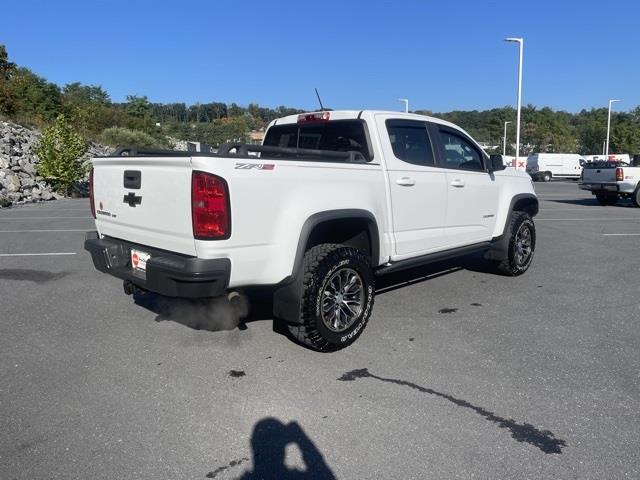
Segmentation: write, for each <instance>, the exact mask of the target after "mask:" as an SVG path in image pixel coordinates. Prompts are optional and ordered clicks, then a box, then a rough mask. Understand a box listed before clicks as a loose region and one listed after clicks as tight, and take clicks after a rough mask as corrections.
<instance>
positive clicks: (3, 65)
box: [0, 45, 16, 115]
mask: <svg viewBox="0 0 640 480" xmlns="http://www.w3.org/2000/svg"><path fill="white" fill-rule="evenodd" d="M15 71H16V64H15V63H13V62H10V61H9V55H8V54H7V49H6V48H5V46H4V45H0V113H5V114H7V115H10V114H12V113H14V112H15V110H16V106H15V98H14V96H13V95H12V94H11V90H10V89H9V81H10V80H11V77H12V76H13V74H14V73H15Z"/></svg>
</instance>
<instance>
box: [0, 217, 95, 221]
mask: <svg viewBox="0 0 640 480" xmlns="http://www.w3.org/2000/svg"><path fill="white" fill-rule="evenodd" d="M70 218H77V219H80V220H93V217H0V222H1V221H4V220H55V219H70Z"/></svg>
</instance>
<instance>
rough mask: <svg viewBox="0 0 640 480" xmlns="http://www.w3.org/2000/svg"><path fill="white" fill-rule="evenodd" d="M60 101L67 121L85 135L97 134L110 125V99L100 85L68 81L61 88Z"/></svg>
mask: <svg viewBox="0 0 640 480" xmlns="http://www.w3.org/2000/svg"><path fill="white" fill-rule="evenodd" d="M62 102H63V105H64V110H65V112H66V114H67V115H68V116H69V121H70V122H71V123H72V124H73V126H74V127H75V128H76V129H77V130H79V131H80V132H82V133H84V134H85V135H87V134H89V135H90V134H94V135H95V134H98V133H99V132H101V131H102V130H104V129H105V128H106V127H108V126H110V124H109V123H110V122H111V121H112V116H111V115H110V112H109V110H110V109H111V100H110V98H109V94H108V93H107V92H105V91H104V90H103V89H102V87H100V86H98V85H82V84H81V83H80V82H75V83H69V84H67V85H65V86H64V88H63V89H62Z"/></svg>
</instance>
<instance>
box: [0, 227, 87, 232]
mask: <svg viewBox="0 0 640 480" xmlns="http://www.w3.org/2000/svg"><path fill="white" fill-rule="evenodd" d="M87 231H88V230H87V229H86V228H78V229H75V230H0V233H39V232H87Z"/></svg>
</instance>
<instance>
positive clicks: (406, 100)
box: [398, 98, 409, 113]
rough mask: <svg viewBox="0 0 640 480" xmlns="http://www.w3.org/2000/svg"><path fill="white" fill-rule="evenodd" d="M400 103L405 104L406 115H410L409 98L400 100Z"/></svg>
mask: <svg viewBox="0 0 640 480" xmlns="http://www.w3.org/2000/svg"><path fill="white" fill-rule="evenodd" d="M398 101H399V102H404V113H409V99H408V98H399V99H398Z"/></svg>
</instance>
